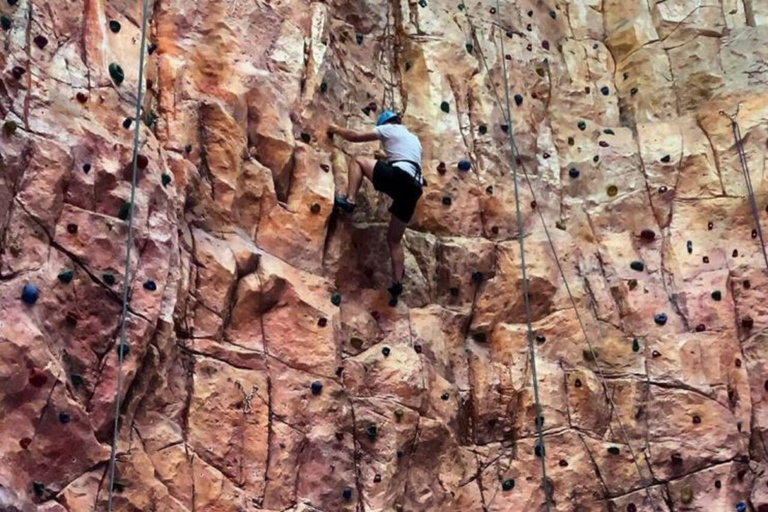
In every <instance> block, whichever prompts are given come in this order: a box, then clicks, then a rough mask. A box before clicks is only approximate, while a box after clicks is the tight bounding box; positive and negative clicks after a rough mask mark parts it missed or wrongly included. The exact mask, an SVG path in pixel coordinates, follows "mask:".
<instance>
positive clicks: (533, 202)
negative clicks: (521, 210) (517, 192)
mask: <svg viewBox="0 0 768 512" xmlns="http://www.w3.org/2000/svg"><path fill="white" fill-rule="evenodd" d="M536 204H537V203H536V201H531V209H533V210H535V209H536Z"/></svg>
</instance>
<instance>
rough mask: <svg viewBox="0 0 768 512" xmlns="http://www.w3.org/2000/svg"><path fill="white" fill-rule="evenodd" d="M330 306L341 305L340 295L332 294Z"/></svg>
mask: <svg viewBox="0 0 768 512" xmlns="http://www.w3.org/2000/svg"><path fill="white" fill-rule="evenodd" d="M331 304H333V305H334V306H339V305H340V304H341V294H340V293H334V294H333V295H331Z"/></svg>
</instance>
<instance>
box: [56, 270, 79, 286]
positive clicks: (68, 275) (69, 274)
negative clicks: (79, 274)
mask: <svg viewBox="0 0 768 512" xmlns="http://www.w3.org/2000/svg"><path fill="white" fill-rule="evenodd" d="M57 277H58V278H59V281H61V282H62V283H64V284H67V283H70V282H71V281H72V278H73V277H75V271H74V270H62V271H61V272H59V275H58V276H57Z"/></svg>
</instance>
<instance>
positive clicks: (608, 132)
mask: <svg viewBox="0 0 768 512" xmlns="http://www.w3.org/2000/svg"><path fill="white" fill-rule="evenodd" d="M603 133H604V134H606V135H616V132H614V131H613V130H611V129H610V128H606V129H605V130H603Z"/></svg>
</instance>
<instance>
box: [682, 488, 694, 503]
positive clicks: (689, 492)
mask: <svg viewBox="0 0 768 512" xmlns="http://www.w3.org/2000/svg"><path fill="white" fill-rule="evenodd" d="M692 501H693V489H691V488H690V487H683V488H682V490H681V491H680V503H682V504H684V505H687V504H689V503H690V502H692Z"/></svg>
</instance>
